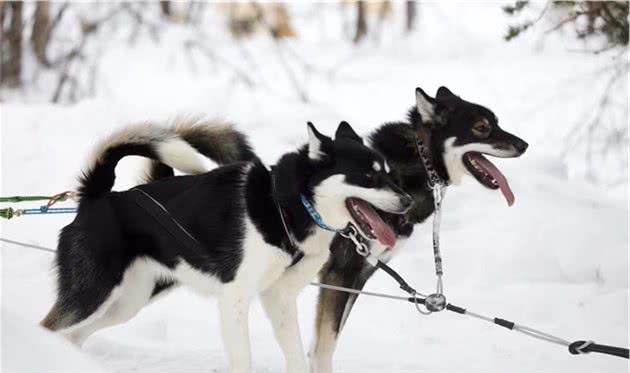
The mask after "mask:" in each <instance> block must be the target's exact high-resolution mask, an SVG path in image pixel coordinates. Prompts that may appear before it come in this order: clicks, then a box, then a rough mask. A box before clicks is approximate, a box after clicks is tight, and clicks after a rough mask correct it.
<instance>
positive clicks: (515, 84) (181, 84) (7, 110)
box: [0, 3, 629, 372]
mask: <svg viewBox="0 0 630 373" xmlns="http://www.w3.org/2000/svg"><path fill="white" fill-rule="evenodd" d="M396 6H400V4H396ZM499 6H500V4H497V3H448V4H434V3H423V4H422V7H421V17H422V18H421V20H420V24H421V27H420V28H419V30H418V31H417V32H416V33H415V34H413V35H409V36H404V37H402V36H401V35H400V33H399V32H398V31H397V30H393V27H390V28H388V29H387V30H386V31H385V32H384V34H383V35H382V37H381V41H380V43H375V42H374V41H373V40H368V42H367V43H365V44H364V45H361V46H359V47H356V48H355V47H353V46H351V45H349V43H348V42H347V41H344V40H340V37H339V35H340V33H341V30H340V29H339V28H340V26H339V25H341V24H342V22H341V20H340V15H339V12H338V11H337V7H336V5H332V4H316V5H303V6H302V7H299V6H298V5H297V4H294V5H292V8H295V11H296V12H297V13H298V14H300V17H301V18H299V19H300V28H299V29H298V31H299V32H300V34H301V38H300V39H298V40H296V41H292V42H290V43H289V46H290V48H291V50H292V51H293V52H292V53H294V54H295V55H297V56H300V59H301V61H304V62H306V63H308V65H309V66H311V67H312V71H311V72H308V71H307V70H306V69H304V68H303V66H302V64H301V63H299V62H296V61H297V60H296V59H295V58H294V57H291V56H293V54H291V53H288V52H287V50H288V49H282V51H283V52H282V53H284V56H285V58H286V59H287V61H289V64H290V66H292V68H293V69H294V71H295V73H296V75H297V77H298V79H299V81H300V82H302V84H303V85H304V88H305V90H306V92H307V94H308V97H309V98H310V99H311V101H310V102H309V103H303V102H301V101H300V100H299V99H297V98H296V95H295V91H294V89H293V87H292V85H291V82H290V81H289V80H288V79H287V77H286V74H285V72H284V69H283V67H282V63H281V62H280V60H279V58H278V56H277V50H276V49H275V47H274V45H273V43H272V42H271V41H270V40H268V39H266V38H264V37H257V38H254V39H253V40H248V41H242V42H239V44H238V48H235V47H234V44H235V43H234V42H233V41H231V40H230V39H229V38H227V37H226V36H225V35H223V34H221V33H218V32H213V33H210V32H208V35H206V37H208V38H210V40H211V43H210V44H209V45H211V46H212V48H213V51H214V52H215V53H217V55H220V56H221V57H222V58H224V59H226V60H228V61H232V62H233V63H234V64H235V66H238V67H239V69H242V70H243V71H245V72H246V73H247V74H249V75H250V76H251V77H253V80H254V83H255V85H254V86H252V87H249V86H247V85H246V84H244V83H243V82H241V81H239V80H235V79H234V75H233V73H232V70H231V68H228V67H226V66H225V65H222V64H220V63H218V62H217V63H209V62H208V61H207V60H206V59H204V58H203V57H202V56H201V55H196V56H195V57H194V59H192V60H191V59H188V57H187V54H186V52H184V51H183V49H182V47H181V42H182V40H186V39H187V38H190V37H191V36H196V35H194V34H193V33H191V32H190V30H187V29H186V28H184V27H181V28H179V27H178V28H174V29H172V30H169V31H168V32H166V33H165V34H164V35H163V36H162V38H161V42H160V43H159V44H155V43H152V42H151V41H145V40H144V39H142V38H140V39H139V41H138V42H137V44H135V45H133V46H128V45H127V44H125V43H122V42H119V43H115V41H116V40H118V39H123V38H122V37H121V33H112V34H111V35H107V36H108V39H111V40H108V42H109V43H110V45H111V46H113V47H110V48H108V49H106V52H105V53H104V54H103V55H102V56H101V62H100V65H99V66H100V67H99V71H100V74H99V75H98V81H97V84H96V85H97V87H99V90H98V91H97V94H96V95H95V96H94V97H91V98H85V99H82V100H80V101H79V102H78V103H76V104H73V105H53V104H49V103H45V102H42V101H41V100H40V99H38V98H37V95H36V93H37V92H35V93H34V92H27V97H28V99H20V96H19V95H17V94H15V93H11V95H9V96H5V97H9V98H10V100H9V101H8V102H3V104H2V107H1V110H2V112H1V116H0V119H1V120H2V124H1V126H0V136H1V139H0V144H1V147H2V151H0V157H1V162H2V167H1V168H0V171H1V176H2V183H1V187H2V190H1V193H0V194H1V195H3V196H7V195H15V194H42V193H44V194H51V193H55V192H59V191H63V190H68V189H73V188H74V187H75V186H76V184H75V183H76V176H77V175H78V172H79V170H80V168H81V166H83V163H84V162H85V161H86V159H87V157H88V155H89V153H90V149H91V148H92V147H93V146H94V145H95V143H96V142H97V141H98V140H99V139H101V138H102V137H104V136H106V135H107V134H108V133H110V132H111V131H112V130H114V129H116V128H119V127H121V126H123V125H125V124H129V123H136V122H143V121H147V120H150V121H156V122H167V121H168V120H169V119H170V118H173V117H175V116H176V115H178V114H188V113H193V114H194V113H205V114H206V115H208V116H210V117H221V118H225V119H228V120H230V121H233V122H235V123H237V124H238V127H239V128H240V129H242V130H244V131H245V132H247V134H248V135H249V136H250V138H251V140H252V142H253V144H254V146H255V149H256V150H257V152H258V153H259V154H260V155H261V156H262V157H263V159H264V160H266V161H267V162H269V163H273V162H274V161H275V160H276V159H277V158H278V156H279V155H280V154H282V153H283V152H285V151H288V150H291V149H294V148H295V147H296V146H298V145H300V144H302V143H303V142H305V141H306V138H307V137H306V121H308V120H310V121H313V122H314V123H315V124H316V126H317V127H318V129H319V130H320V131H321V132H323V133H329V134H330V133H331V132H332V131H334V129H335V128H336V125H337V124H338V123H339V121H341V120H347V121H348V122H349V123H350V124H352V125H353V126H354V127H355V129H357V131H358V132H360V133H368V132H369V131H370V130H371V129H373V128H375V127H376V126H377V125H378V124H380V123H382V122H385V121H391V120H397V119H402V118H403V116H404V115H405V111H406V110H407V108H408V107H409V106H410V105H412V104H413V102H414V88H415V87H416V86H421V87H422V88H423V89H424V90H425V91H427V92H428V93H429V94H431V93H433V92H435V90H436V89H437V88H438V87H439V86H440V85H446V86H448V87H449V88H450V89H451V90H452V91H453V92H455V93H457V94H459V95H461V96H462V97H464V98H466V99H470V100H472V101H475V102H479V103H482V104H484V105H487V106H489V107H490V108H492V109H493V111H494V112H495V113H496V114H497V116H498V117H499V119H500V124H501V126H502V127H503V128H504V129H506V130H508V131H510V132H513V133H515V134H517V135H519V136H520V137H522V138H523V139H525V140H526V141H528V142H529V144H530V147H529V149H528V151H527V153H526V154H525V155H524V156H523V157H521V158H519V159H516V160H514V159H506V160H497V161H496V162H495V163H496V164H497V165H498V166H499V167H500V168H501V170H502V171H503V172H504V174H505V175H506V176H507V177H508V179H509V181H510V185H511V187H512V189H513V190H514V192H515V195H516V204H515V205H514V206H513V207H511V208H508V207H507V206H506V203H505V201H504V200H503V198H502V196H501V195H500V193H498V192H490V191H487V190H485V189H482V188H481V187H480V186H479V185H478V184H477V183H476V182H474V181H473V180H471V179H468V180H467V181H466V182H465V183H464V184H463V185H461V186H455V187H452V188H450V189H449V191H448V193H447V196H446V200H445V202H444V212H443V216H442V233H441V242H442V247H443V249H442V251H443V257H444V261H445V262H444V266H445V290H446V295H447V297H448V299H449V300H450V301H452V302H453V303H454V304H457V305H460V306H463V307H467V308H469V309H471V310H473V311H476V312H479V313H483V314H487V315H491V316H498V317H502V318H506V319H509V320H512V321H515V322H517V323H521V324H524V325H527V326H531V327H534V328H538V329H541V330H544V331H546V332H549V333H552V334H555V335H558V336H560V337H563V338H565V339H569V340H578V339H587V340H588V339H592V340H594V341H597V342H599V343H604V344H611V345H618V346H627V345H628V295H629V292H628V181H627V180H628V177H627V176H628V174H627V163H625V164H624V163H623V162H618V161H615V160H614V159H608V160H607V161H605V162H604V161H603V162H602V164H603V165H604V166H602V168H601V169H600V170H599V174H598V175H597V177H596V178H595V179H596V180H597V181H599V183H593V182H592V179H587V178H585V176H587V175H586V171H585V170H584V169H583V168H582V166H581V165H582V163H583V162H582V161H580V159H581V158H580V155H581V154H582V153H583V151H582V150H580V149H572V150H573V152H569V153H568V154H564V153H563V152H562V149H561V148H562V145H563V141H564V139H565V138H566V136H567V134H569V133H571V131H573V128H574V127H575V125H576V124H578V123H580V122H581V121H584V120H585V118H590V115H591V114H590V112H589V110H592V109H591V108H592V107H593V105H594V104H595V103H596V102H597V100H598V97H599V92H600V91H601V90H602V89H603V87H604V85H605V79H601V78H600V76H599V75H596V74H595V72H596V71H598V69H601V66H603V65H604V64H606V63H607V61H608V60H607V58H609V56H605V55H604V56H590V55H586V54H576V53H574V52H571V51H569V50H568V48H567V47H566V40H567V39H568V38H569V36H557V35H555V36H554V35H550V36H548V37H547V38H545V39H542V38H541V36H540V34H527V35H525V36H524V37H523V38H522V39H517V40H516V41H514V42H511V43H505V42H503V41H502V40H501V35H502V33H503V31H504V30H505V24H506V19H505V18H504V17H503V16H502V15H501V14H500V9H499ZM319 8H322V9H323V11H321V12H314V10H316V9H319ZM311 14H313V15H311ZM396 14H397V17H399V18H398V19H395V20H393V21H394V22H398V23H399V24H400V25H399V26H400V29H402V24H401V22H402V20H401V19H400V17H401V16H400V14H399V13H396ZM320 30H321V32H319V31H320ZM117 38H118V39H117ZM123 40H125V41H126V39H123ZM245 56H250V57H245ZM192 66H194V68H193V67H192ZM41 84H44V81H42V83H41ZM627 97H628V92H627V87H626V86H622V87H618V90H617V94H616V98H617V100H618V101H619V102H621V103H622V105H625V103H626V102H627ZM620 112H621V114H619V115H620V116H618V117H617V120H618V121H619V122H618V123H621V125H623V124H624V123H625V124H626V125H627V120H628V118H627V110H626V111H623V110H621V111H620ZM624 115H625V116H624ZM618 158H621V159H622V160H623V159H624V158H626V160H627V149H625V154H621V155H620V157H618ZM493 161H494V159H493ZM142 165H143V163H142V162H141V161H139V160H137V159H134V160H125V161H123V162H122V164H121V165H120V167H119V168H118V170H117V171H118V175H119V178H118V180H117V184H116V188H117V189H124V188H127V187H130V186H133V185H134V183H135V182H137V181H138V179H139V176H140V175H141V166H142ZM11 205H13V204H11ZM31 205H32V204H31ZM68 205H71V204H68ZM3 207H5V206H3ZM71 220H72V216H71V215H60V216H50V217H39V216H32V217H21V218H17V219H13V220H11V221H8V222H7V221H4V220H3V221H2V225H1V229H2V232H1V236H2V237H6V238H9V239H14V240H21V241H26V242H29V243H35V244H40V245H44V246H48V247H54V246H55V244H56V239H57V233H58V231H59V229H60V228H61V227H63V226H64V225H65V224H67V223H69V222H70V221H71ZM430 242H431V231H430V224H424V225H422V226H418V227H417V229H416V233H415V234H414V236H413V237H412V238H411V239H410V240H408V241H407V242H406V243H405V244H404V245H405V247H404V248H403V249H402V250H401V253H400V254H399V256H397V257H395V259H394V260H393V261H392V262H391V265H392V266H393V267H394V268H396V269H397V270H399V271H400V273H401V274H402V275H403V276H404V277H405V278H406V279H408V281H409V282H410V283H411V284H413V285H414V286H415V287H416V288H417V289H418V290H419V291H422V292H430V291H431V290H432V288H433V286H434V281H435V280H434V276H433V257H432V253H431V248H430ZM0 247H1V248H2V249H1V250H2V251H1V253H2V285H1V286H2V288H1V289H2V297H1V302H2V370H3V371H7V372H13V371H15V372H17V371H24V372H28V371H69V370H73V369H74V370H75V371H81V370H82V371H87V370H89V371H95V370H98V369H105V370H108V371H113V372H129V371H143V372H172V371H187V372H201V371H208V370H210V371H213V372H214V371H220V372H222V371H226V369H227V364H226V359H225V356H224V353H223V347H222V343H221V338H220V332H219V324H218V312H217V310H216V304H215V300H214V299H205V298H201V297H199V296H198V295H194V294H193V293H191V292H189V291H187V290H185V289H181V290H177V291H175V292H174V293H173V294H171V295H169V296H167V297H165V298H164V299H161V300H159V301H157V302H155V304H152V305H151V306H149V307H147V308H145V309H144V310H143V311H141V313H140V314H139V315H138V316H137V317H136V318H134V319H133V320H131V321H130V322H128V323H126V324H124V325H121V326H117V327H113V328H110V329H107V330H104V331H102V332H99V333H97V334H95V335H94V336H93V337H91V338H90V339H89V340H88V341H87V342H86V344H85V346H84V348H83V349H82V350H81V351H79V350H76V349H75V348H74V347H71V346H69V345H68V344H67V343H65V342H64V341H60V340H59V338H57V337H55V336H51V335H49V333H47V332H44V331H42V330H41V329H40V328H39V327H38V326H36V324H37V322H38V321H39V320H40V319H41V318H42V317H43V316H44V315H45V313H46V312H47V311H48V309H49V307H50V306H51V304H52V302H53V299H54V298H53V297H54V292H53V289H54V283H53V272H52V271H51V268H52V256H51V255H50V254H47V253H43V252H36V251H32V250H29V249H23V248H19V247H16V246H13V245H10V244H5V243H0ZM366 288H367V289H368V290H371V291H382V292H387V293H391V294H399V293H400V292H399V290H398V289H397V286H396V285H395V283H393V282H392V280H391V279H389V278H388V277H387V276H386V275H384V274H382V273H378V274H376V275H375V276H374V277H373V278H372V279H371V280H370V282H369V283H368V285H367V287H366ZM316 292H317V290H316V289H314V288H307V289H305V290H304V291H303V292H302V294H301V295H300V298H299V311H300V315H299V316H300V324H301V328H302V336H303V338H304V340H305V342H306V344H307V345H308V343H310V340H311V338H312V335H313V320H314V305H315V297H316ZM401 295H402V294H401ZM250 333H251V339H252V346H253V347H252V350H253V361H254V369H255V371H256V372H278V371H281V370H282V369H283V360H282V354H281V352H280V349H279V348H278V346H277V345H276V343H275V341H273V336H272V332H271V328H270V326H269V323H268V321H267V319H266V318H265V316H264V314H263V312H262V309H261V307H260V305H259V303H258V302H257V301H256V303H255V304H254V306H253V307H252V312H251V315H250ZM57 364H58V365H57ZM95 366H97V367H99V368H94V367H95ZM335 370H336V371H339V372H357V371H361V372H381V371H397V372H398V371H399V372H417V371H467V372H489V371H496V372H502V371H510V372H531V371H536V372H558V371H572V372H604V371H606V372H626V371H628V366H627V362H626V361H625V360H622V359H618V358H613V357H608V356H602V355H594V354H590V355H587V356H577V357H576V356H572V355H569V353H568V352H567V351H566V349H565V348H563V347H561V346H557V345H553V344H547V343H544V342H541V341H538V340H535V339H532V338H529V337H527V336H523V335H520V334H518V333H514V332H509V331H507V330H505V329H503V328H498V327H496V326H492V325H490V324H487V323H484V322H481V321H479V320H476V319H468V318H465V317H461V316H458V315H456V314H453V313H443V314H437V315H431V316H428V317H425V316H421V315H419V314H418V313H417V312H416V311H415V310H414V308H413V306H410V305H408V304H404V303H400V304H397V303H392V302H391V301H387V300H381V299H375V298H368V297H361V298H359V300H358V301H357V304H356V306H355V308H354V310H353V312H352V314H351V316H350V319H349V320H348V323H347V324H346V327H345V330H344V331H343V333H342V336H341V339H340V341H339V345H338V349H337V352H336V354H335Z"/></svg>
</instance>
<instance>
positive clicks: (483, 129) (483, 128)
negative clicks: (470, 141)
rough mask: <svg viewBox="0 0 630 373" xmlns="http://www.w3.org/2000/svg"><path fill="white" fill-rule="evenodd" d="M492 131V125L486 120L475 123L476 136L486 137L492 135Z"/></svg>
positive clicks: (473, 128)
mask: <svg viewBox="0 0 630 373" xmlns="http://www.w3.org/2000/svg"><path fill="white" fill-rule="evenodd" d="M490 132H492V127H490V125H489V124H488V123H486V122H485V121H479V122H477V123H475V124H473V127H472V133H473V135H475V136H476V137H479V138H482V139H484V138H486V137H488V136H490Z"/></svg>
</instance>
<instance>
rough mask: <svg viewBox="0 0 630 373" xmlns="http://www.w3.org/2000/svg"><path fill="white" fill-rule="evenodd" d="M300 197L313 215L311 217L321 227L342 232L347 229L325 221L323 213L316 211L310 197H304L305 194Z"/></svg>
mask: <svg viewBox="0 0 630 373" xmlns="http://www.w3.org/2000/svg"><path fill="white" fill-rule="evenodd" d="M300 199H301V200H302V205H304V208H306V211H308V214H309V215H310V216H311V218H313V221H314V222H315V224H317V225H318V226H319V227H320V228H321V229H324V230H327V231H330V232H335V233H341V232H344V231H345V229H335V228H333V227H331V226H329V225H327V224H326V223H324V220H323V219H322V217H321V215H319V213H317V211H315V208H314V207H313V205H311V203H310V202H309V201H308V199H306V197H304V195H303V194H301V195H300Z"/></svg>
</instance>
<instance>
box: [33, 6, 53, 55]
mask: <svg viewBox="0 0 630 373" xmlns="http://www.w3.org/2000/svg"><path fill="white" fill-rule="evenodd" d="M34 17H35V20H34V21H33V30H32V32H31V43H32V44H31V47H32V48H33V53H34V54H35V58H37V61H38V62H39V63H40V64H41V65H43V66H49V61H48V57H47V56H46V49H47V48H48V42H49V41H50V32H51V23H50V3H49V2H48V1H39V2H37V3H36V6H35V16H34Z"/></svg>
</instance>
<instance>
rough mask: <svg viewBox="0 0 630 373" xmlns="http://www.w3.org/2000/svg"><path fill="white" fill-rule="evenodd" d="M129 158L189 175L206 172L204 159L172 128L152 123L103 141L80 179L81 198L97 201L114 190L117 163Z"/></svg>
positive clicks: (130, 129) (124, 131)
mask: <svg viewBox="0 0 630 373" xmlns="http://www.w3.org/2000/svg"><path fill="white" fill-rule="evenodd" d="M130 155H137V156H141V157H146V158H150V159H153V160H156V161H159V162H160V163H163V164H167V165H169V166H170V167H173V168H175V169H178V170H180V171H182V172H185V173H188V174H199V173H204V172H206V171H207V169H206V166H205V165H204V163H203V157H202V156H201V155H200V154H199V152H197V150H196V149H195V148H193V147H192V146H191V145H190V144H189V143H188V142H186V141H184V140H183V139H182V138H180V137H179V136H177V134H175V133H174V132H173V131H172V130H171V129H168V128H163V127H159V126H156V125H153V124H150V123H146V124H139V125H132V126H128V127H125V128H123V129H121V130H118V131H116V132H114V133H113V134H111V135H110V136H109V137H107V138H106V139H104V140H103V141H102V142H100V143H99V144H98V145H97V146H96V148H95V149H94V151H93V155H92V157H91V158H90V161H89V162H88V165H87V166H86V167H85V168H84V169H83V172H82V175H81V177H80V179H79V182H80V186H79V195H80V197H81V198H82V199H83V198H98V197H100V196H102V195H104V194H105V193H107V192H109V191H111V189H112V187H113V186H114V181H115V179H116V173H115V168H116V165H117V164H118V162H119V161H120V160H121V159H122V158H124V157H126V156H130Z"/></svg>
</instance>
